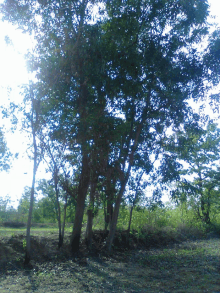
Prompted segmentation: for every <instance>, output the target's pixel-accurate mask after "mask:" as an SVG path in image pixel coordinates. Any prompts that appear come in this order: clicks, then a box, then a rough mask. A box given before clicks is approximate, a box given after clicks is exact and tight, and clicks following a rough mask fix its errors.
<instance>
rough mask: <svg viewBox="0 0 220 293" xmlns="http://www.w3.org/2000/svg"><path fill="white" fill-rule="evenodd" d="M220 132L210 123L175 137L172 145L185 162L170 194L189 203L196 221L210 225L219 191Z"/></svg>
mask: <svg viewBox="0 0 220 293" xmlns="http://www.w3.org/2000/svg"><path fill="white" fill-rule="evenodd" d="M219 146H220V129H219V128H218V127H217V124H214V123H212V122H210V123H209V124H208V125H207V127H206V129H205V130H204V129H197V131H196V132H195V131H194V130H193V129H192V128H189V129H187V131H186V132H179V133H177V134H176V142H175V146H174V145H173V147H172V149H173V150H175V151H176V153H177V156H178V159H179V160H182V161H183V162H184V166H185V167H184V168H183V169H182V170H181V172H180V175H181V176H180V180H179V181H177V186H176V190H174V191H173V192H172V195H173V198H175V199H176V200H177V201H183V202H184V201H188V202H189V204H190V205H191V207H193V208H194V209H195V211H196V214H197V216H198V218H199V219H202V220H203V221H204V222H205V223H206V224H209V223H210V210H211V206H212V204H213V202H215V198H216V196H218V191H219V187H220V186H219V178H220V168H219V159H220V154H219Z"/></svg>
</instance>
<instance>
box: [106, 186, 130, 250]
mask: <svg viewBox="0 0 220 293" xmlns="http://www.w3.org/2000/svg"><path fill="white" fill-rule="evenodd" d="M126 184H127V180H123V183H122V185H121V189H120V191H119V194H118V196H117V199H116V202H115V208H114V212H113V215H112V221H111V224H110V230H109V234H108V238H107V241H106V249H107V251H108V252H111V248H112V243H113V240H114V237H115V231H116V226H117V221H118V215H119V209H120V204H121V199H122V196H123V194H124V191H125V187H126Z"/></svg>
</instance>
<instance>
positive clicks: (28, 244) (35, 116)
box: [24, 99, 39, 265]
mask: <svg viewBox="0 0 220 293" xmlns="http://www.w3.org/2000/svg"><path fill="white" fill-rule="evenodd" d="M35 103H36V102H35V101H34V100H33V99H32V118H31V128H32V136H33V147H34V166H33V179H32V186H31V197H30V207H29V214H28V221H27V231H26V254H25V260H24V264H25V265H27V264H28V263H29V262H30V259H31V235H30V232H31V221H32V213H33V206H34V191H35V180H36V172H37V167H38V163H37V157H38V154H37V142H36V127H37V126H38V122H39V121H38V110H39V109H38V108H37V106H36V105H37V104H36V105H35Z"/></svg>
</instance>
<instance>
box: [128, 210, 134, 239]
mask: <svg viewBox="0 0 220 293" xmlns="http://www.w3.org/2000/svg"><path fill="white" fill-rule="evenodd" d="M133 209H134V205H132V207H131V210H130V218H129V223H128V236H129V234H130V231H131V220H132V213H133Z"/></svg>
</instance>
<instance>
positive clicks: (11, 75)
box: [0, 0, 220, 206]
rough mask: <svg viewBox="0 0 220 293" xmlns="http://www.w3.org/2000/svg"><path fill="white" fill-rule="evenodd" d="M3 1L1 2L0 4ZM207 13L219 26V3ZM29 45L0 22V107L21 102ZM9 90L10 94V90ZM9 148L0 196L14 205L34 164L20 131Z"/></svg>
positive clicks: (3, 121)
mask: <svg viewBox="0 0 220 293" xmlns="http://www.w3.org/2000/svg"><path fill="white" fill-rule="evenodd" d="M1 2H3V1H2V0H0V3H1ZM209 3H210V5H211V6H210V10H211V13H212V14H213V15H216V13H218V15H217V16H216V22H218V23H219V24H220V0H209ZM5 36H9V38H10V39H11V41H12V43H13V46H12V45H6V42H5ZM31 46H32V42H31V38H30V37H29V36H28V35H24V34H22V33H21V32H20V31H18V30H16V29H15V28H14V27H13V26H12V25H11V24H8V23H2V22H0V106H1V105H5V106H7V105H9V103H10V101H12V102H16V103H17V102H20V101H22V99H23V97H22V96H21V95H20V94H19V92H20V89H19V86H21V85H22V84H25V83H28V73H27V70H26V65H25V60H24V57H23V56H24V54H25V53H26V52H27V50H28V48H30V47H31ZM10 88H11V91H9V89H10ZM0 123H1V124H0V126H3V125H5V127H6V129H7V128H8V125H9V123H8V121H7V120H6V119H1V117H0ZM6 139H7V143H8V147H9V148H10V150H11V152H12V153H17V152H18V153H19V158H18V159H17V160H14V161H13V162H12V165H13V167H12V168H11V169H10V171H9V172H8V173H6V172H1V173H0V197H5V196H7V195H9V196H10V197H11V198H12V200H13V201H14V205H15V206H17V202H18V200H19V199H20V197H21V195H22V193H23V190H24V187H25V186H31V183H32V169H33V163H32V162H31V161H30V160H29V159H28V158H27V155H26V147H27V139H25V135H24V134H23V133H21V132H19V131H16V132H15V133H9V129H8V132H7V133H6ZM37 178H38V179H40V178H45V173H44V170H43V168H40V169H39V170H38V173H37Z"/></svg>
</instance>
